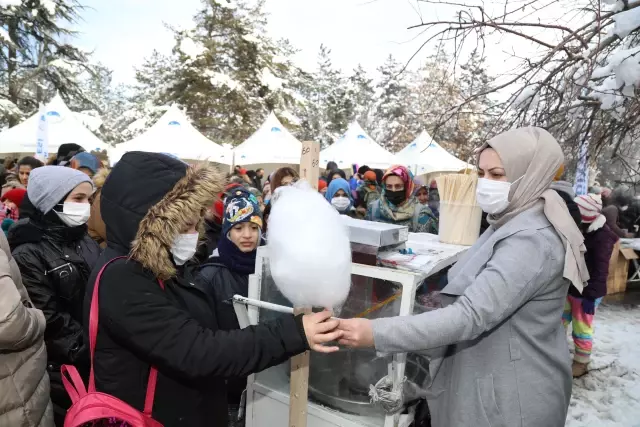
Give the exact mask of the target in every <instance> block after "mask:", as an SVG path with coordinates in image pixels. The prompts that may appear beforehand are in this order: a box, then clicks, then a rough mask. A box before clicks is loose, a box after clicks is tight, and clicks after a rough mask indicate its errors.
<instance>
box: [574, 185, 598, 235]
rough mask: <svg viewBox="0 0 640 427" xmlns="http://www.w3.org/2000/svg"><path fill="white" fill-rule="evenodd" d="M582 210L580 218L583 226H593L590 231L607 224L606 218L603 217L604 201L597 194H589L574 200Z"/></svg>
mask: <svg viewBox="0 0 640 427" xmlns="http://www.w3.org/2000/svg"><path fill="white" fill-rule="evenodd" d="M573 201H574V202H576V204H577V205H578V209H580V216H581V217H582V223H583V224H591V225H590V226H589V229H588V231H589V232H591V231H595V230H598V229H600V228H602V226H604V223H605V222H606V218H605V217H604V215H602V213H601V212H602V199H601V198H600V196H598V195H596V194H587V195H584V196H578V197H576V198H575V199H573Z"/></svg>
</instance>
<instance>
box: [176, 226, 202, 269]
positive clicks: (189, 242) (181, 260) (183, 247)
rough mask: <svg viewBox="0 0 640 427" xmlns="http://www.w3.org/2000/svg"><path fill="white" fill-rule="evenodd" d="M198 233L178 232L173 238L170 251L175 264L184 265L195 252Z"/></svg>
mask: <svg viewBox="0 0 640 427" xmlns="http://www.w3.org/2000/svg"><path fill="white" fill-rule="evenodd" d="M199 238H200V236H199V235H198V233H191V234H178V235H177V236H176V238H175V239H174V240H173V246H171V253H172V254H173V260H174V261H175V263H176V265H184V264H185V263H186V262H187V261H189V260H190V259H191V258H193V256H194V255H195V254H196V250H197V248H198V239H199Z"/></svg>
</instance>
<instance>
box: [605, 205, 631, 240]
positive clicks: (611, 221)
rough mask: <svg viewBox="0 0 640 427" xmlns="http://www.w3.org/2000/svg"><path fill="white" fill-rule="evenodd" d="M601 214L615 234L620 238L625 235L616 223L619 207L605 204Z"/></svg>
mask: <svg viewBox="0 0 640 427" xmlns="http://www.w3.org/2000/svg"><path fill="white" fill-rule="evenodd" d="M602 215H604V216H605V218H607V225H608V226H609V228H610V229H611V231H613V232H614V233H615V234H616V236H618V237H620V238H622V239H624V238H625V237H627V233H625V231H624V230H622V229H621V228H620V226H619V225H618V220H619V218H618V217H619V216H620V209H618V207H617V206H615V205H609V206H605V207H604V208H603V209H602Z"/></svg>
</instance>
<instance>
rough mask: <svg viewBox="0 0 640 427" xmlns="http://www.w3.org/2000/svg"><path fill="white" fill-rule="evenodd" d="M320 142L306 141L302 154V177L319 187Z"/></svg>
mask: <svg viewBox="0 0 640 427" xmlns="http://www.w3.org/2000/svg"><path fill="white" fill-rule="evenodd" d="M319 166H320V144H319V143H317V142H315V141H304V142H303V143H302V153H301V155H300V178H302V179H304V180H306V181H307V182H308V183H309V184H311V187H312V188H315V189H316V190H317V189H318V179H320V167H319Z"/></svg>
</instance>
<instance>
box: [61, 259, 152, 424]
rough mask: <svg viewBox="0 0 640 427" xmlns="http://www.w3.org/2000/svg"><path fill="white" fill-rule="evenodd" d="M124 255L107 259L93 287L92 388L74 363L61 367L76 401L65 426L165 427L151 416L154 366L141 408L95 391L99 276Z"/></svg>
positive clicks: (64, 379) (91, 331)
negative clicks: (85, 381)
mask: <svg viewBox="0 0 640 427" xmlns="http://www.w3.org/2000/svg"><path fill="white" fill-rule="evenodd" d="M122 258H126V257H118V258H114V259H112V260H111V261H109V262H108V263H106V264H105V265H104V267H102V269H100V272H99V273H98V277H96V282H95V284H94V287H93V297H92V298H91V309H90V311H89V350H90V354H91V372H90V374H89V389H88V390H85V388H84V384H83V382H82V378H81V377H80V374H78V370H77V369H76V368H75V367H73V366H70V365H63V366H62V367H61V369H60V372H61V373H62V382H63V384H64V388H65V389H66V390H67V393H69V397H71V402H72V403H73V404H72V405H71V408H69V411H67V415H66V417H65V419H64V427H107V426H114V427H115V426H119V427H162V424H160V423H159V422H157V421H156V420H154V419H153V418H151V410H152V409H153V399H154V396H155V393H156V381H157V379H158V371H157V370H156V369H155V368H154V367H151V370H150V372H149V382H148V384H147V395H146V398H145V400H144V410H143V411H142V412H140V411H138V410H137V409H134V408H133V407H131V406H130V405H128V404H127V403H125V402H123V401H122V400H120V399H118V398H116V397H113V396H110V395H108V394H104V393H100V392H98V391H96V381H95V377H94V372H93V357H94V353H95V348H96V337H97V335H98V308H99V307H98V294H99V292H98V289H99V287H100V278H101V277H102V273H103V272H104V269H105V268H106V267H107V266H108V265H109V264H111V263H112V262H113V261H115V260H117V259H122ZM160 286H161V287H162V289H164V283H162V281H160Z"/></svg>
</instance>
